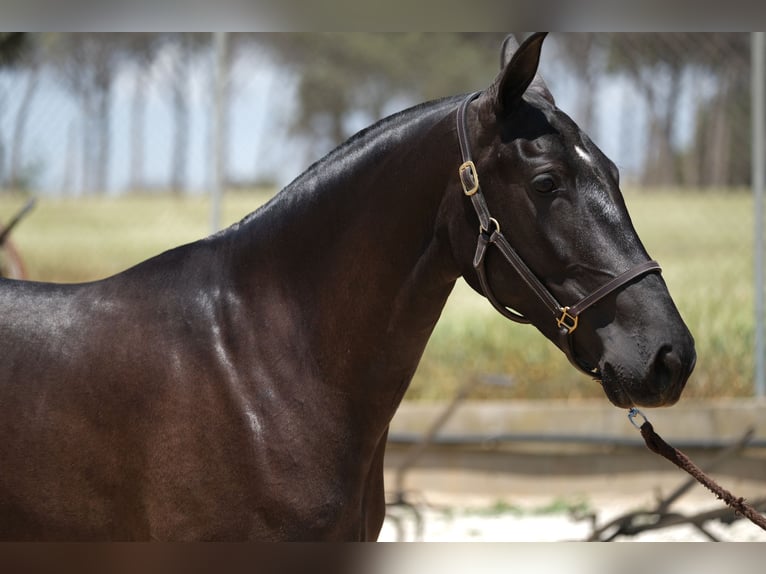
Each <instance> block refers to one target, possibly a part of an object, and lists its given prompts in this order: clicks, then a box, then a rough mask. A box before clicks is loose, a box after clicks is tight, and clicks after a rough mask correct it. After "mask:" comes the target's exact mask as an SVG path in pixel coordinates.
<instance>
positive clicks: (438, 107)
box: [219, 95, 464, 233]
mask: <svg viewBox="0 0 766 574" xmlns="http://www.w3.org/2000/svg"><path fill="white" fill-rule="evenodd" d="M463 97H464V96H462V95H458V96H447V97H444V98H440V99H436V100H431V101H427V102H424V103H421V104H417V105H415V106H412V107H410V108H407V109H404V110H402V111H399V112H396V113H394V114H392V115H389V116H386V117H384V118H382V119H380V120H378V121H377V122H375V123H373V124H371V125H369V126H368V127H366V128H363V129H362V130H360V131H359V132H357V133H356V134H354V135H353V136H351V137H350V138H348V139H347V140H346V141H345V142H343V143H341V144H340V145H339V146H337V147H336V148H334V149H333V150H331V151H330V152H328V153H327V154H326V155H325V156H323V157H322V158H320V159H318V160H317V161H315V162H313V163H312V164H311V165H309V167H308V168H306V170H304V171H303V172H302V173H301V174H300V175H298V176H297V177H296V178H295V179H294V180H293V181H292V182H291V183H289V184H287V185H286V186H285V187H284V188H282V190H280V191H279V192H278V193H276V194H275V195H274V197H273V198H271V200H269V201H268V202H266V203H265V204H264V205H262V206H261V207H259V208H258V209H256V210H255V211H253V212H252V213H250V214H248V215H246V216H245V217H244V218H243V219H242V220H241V221H240V222H239V223H235V224H234V225H232V226H231V227H230V228H229V229H231V228H238V227H240V226H242V225H246V224H248V223H250V222H252V221H253V220H255V219H256V218H258V217H260V216H261V215H262V214H263V213H264V212H266V211H269V210H271V209H275V208H277V209H279V208H280V206H283V205H285V204H293V203H294V202H296V201H304V200H310V198H311V197H312V196H314V195H315V194H317V193H320V192H321V190H322V189H325V188H327V187H331V186H332V184H333V182H334V181H337V179H338V178H340V177H343V175H344V174H346V173H347V172H348V171H349V170H352V169H353V167H354V165H361V164H363V163H364V162H365V161H366V160H368V159H369V158H370V157H371V156H372V154H375V153H378V154H379V153H380V151H381V150H382V149H383V150H385V149H391V148H392V147H393V146H395V145H396V144H398V143H399V142H400V141H401V140H402V139H403V138H404V137H405V136H406V135H408V134H410V133H411V132H412V130H413V129H414V128H415V127H416V126H417V125H420V124H421V123H423V122H426V121H429V120H432V119H433V118H434V117H442V116H443V113H444V111H445V110H451V109H452V108H454V107H455V105H456V103H457V102H459V101H461V100H462V98H463ZM224 231H227V230H224ZM219 233H222V232H219Z"/></svg>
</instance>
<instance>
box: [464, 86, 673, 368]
mask: <svg viewBox="0 0 766 574" xmlns="http://www.w3.org/2000/svg"><path fill="white" fill-rule="evenodd" d="M480 94H481V92H474V93H473V94H470V95H469V96H468V97H466V98H465V100H463V103H462V104H460V108H458V113H457V136H458V143H459V144H460V153H461V155H462V158H463V163H462V164H461V165H460V167H459V168H458V176H459V177H460V183H461V184H462V186H463V191H464V193H465V195H466V196H468V197H469V198H470V199H471V204H472V205H473V208H474V211H476V215H477V216H478V218H479V237H478V240H477V245H476V254H475V255H474V258H473V266H474V269H476V273H477V275H478V277H479V283H480V284H481V289H482V291H483V292H484V296H485V297H486V298H487V299H488V300H489V302H490V303H492V305H493V306H494V307H495V309H497V310H498V311H499V312H500V313H501V314H502V315H504V316H505V317H507V318H508V319H511V320H512V321H516V322H517V323H530V320H529V319H527V318H526V317H525V316H524V315H522V314H520V313H518V312H517V311H514V310H513V309H509V308H508V307H506V306H505V305H503V304H502V303H501V302H500V301H499V300H498V299H497V297H495V294H494V293H493V291H492V288H491V287H490V285H489V281H488V280H487V270H486V255H487V248H488V247H489V246H490V245H494V246H495V247H497V249H498V250H499V251H500V253H501V254H502V255H503V257H505V260H506V261H507V262H508V263H509V264H510V265H511V267H513V269H514V271H516V273H517V274H518V275H519V276H520V277H521V278H522V279H523V280H524V283H525V284H526V285H527V286H528V287H529V288H530V289H531V290H532V292H533V293H534V294H535V295H537V298H538V299H539V300H540V301H541V302H542V303H543V304H544V305H545V306H546V307H547V308H548V309H549V310H550V311H551V314H552V316H553V320H554V321H555V322H556V326H557V327H558V341H557V342H556V344H557V346H558V347H559V348H560V349H561V350H562V351H563V352H564V354H565V355H566V356H567V358H568V359H569V362H571V363H572V364H573V365H574V366H575V367H577V369H579V370H580V371H582V372H583V373H585V374H587V375H590V376H595V377H597V378H600V373H599V372H598V368H595V367H594V368H593V369H588V368H587V367H585V366H584V365H582V364H581V363H580V362H579V361H578V360H577V358H576V357H575V353H574V345H573V341H572V339H573V337H572V333H574V332H575V330H577V325H578V320H579V317H580V314H581V313H582V312H583V311H585V310H586V309H588V308H589V307H591V306H592V305H594V304H595V303H597V302H598V301H600V300H601V299H603V298H604V297H606V296H607V295H609V294H610V293H612V292H613V291H615V290H617V289H619V288H620V287H622V286H624V285H625V284H627V283H629V282H630V281H633V280H634V279H636V278H638V277H641V276H643V275H646V274H647V273H654V272H661V271H662V268H661V267H660V264H659V263H657V262H656V261H654V260H650V261H645V262H644V263H639V264H638V265H636V266H635V267H631V268H630V269H628V270H627V271H625V272H623V273H621V274H619V275H617V276H616V277H614V278H613V279H611V280H610V281H608V282H607V283H605V284H604V285H602V286H601V287H599V288H598V289H596V290H595V291H593V292H592V293H590V294H589V295H587V296H585V297H583V298H582V299H580V300H579V301H578V302H577V303H575V304H574V305H571V306H569V305H567V306H565V305H562V304H561V303H559V302H558V300H557V299H556V298H555V297H554V296H553V294H552V293H551V292H550V291H549V290H548V288H547V287H546V286H545V285H543V283H542V282H541V281H540V280H539V279H538V278H537V276H536V275H535V274H534V273H533V272H532V270H531V269H530V268H529V267H528V266H527V264H526V263H524V261H523V260H522V259H521V257H520V256H519V254H518V253H517V252H516V250H515V249H514V248H513V247H512V246H511V244H510V243H509V242H508V240H507V239H506V238H505V236H504V235H503V234H502V232H501V231H500V224H499V223H498V221H497V220H496V219H495V218H494V217H492V216H491V215H490V213H489V208H488V207H487V202H486V200H485V199H484V195H483V194H482V192H481V186H480V185H479V174H478V172H477V171H476V165H475V164H474V163H473V160H472V159H471V149H470V146H469V144H468V128H467V124H466V110H467V109H468V105H469V104H470V103H471V102H472V101H473V100H475V99H476V98H478V97H479V95H480Z"/></svg>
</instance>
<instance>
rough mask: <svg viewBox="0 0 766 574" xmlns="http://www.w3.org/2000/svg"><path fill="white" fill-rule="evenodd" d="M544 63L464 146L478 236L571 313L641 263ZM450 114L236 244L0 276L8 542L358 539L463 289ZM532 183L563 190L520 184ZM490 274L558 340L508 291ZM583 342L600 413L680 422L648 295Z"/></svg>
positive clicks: (317, 178)
mask: <svg viewBox="0 0 766 574" xmlns="http://www.w3.org/2000/svg"><path fill="white" fill-rule="evenodd" d="M541 43H542V36H533V37H531V38H530V39H529V40H527V42H526V43H525V44H524V46H523V48H524V50H519V51H518V52H517V53H516V54H517V56H516V57H514V58H512V59H511V61H510V63H509V64H508V65H507V66H506V67H505V70H504V71H503V72H502V73H501V75H500V76H499V78H498V81H497V82H496V83H495V84H493V86H491V87H490V88H489V89H487V90H486V91H485V93H484V94H483V95H482V96H481V97H480V98H479V99H478V100H477V101H476V102H474V103H473V104H472V105H471V107H470V109H469V128H470V134H471V135H470V137H471V145H472V148H473V149H474V150H475V153H476V156H475V159H476V163H477V166H478V168H479V172H480V173H481V176H482V178H483V179H482V185H483V188H484V190H485V194H486V196H487V200H488V202H490V203H491V206H492V209H493V212H494V213H495V214H496V215H495V216H496V217H497V218H498V219H499V220H500V221H501V223H502V225H503V229H504V231H505V232H506V234H507V236H508V238H509V240H511V241H512V242H513V244H514V246H515V247H516V249H517V250H518V251H519V253H520V254H521V256H522V257H523V258H524V259H525V260H526V261H527V262H528V264H529V266H530V267H531V268H532V269H533V270H534V271H535V273H536V274H537V275H538V276H539V277H540V278H541V279H542V280H543V281H544V282H545V283H546V285H547V287H548V288H549V289H550V290H551V291H552V292H553V293H555V294H556V296H557V297H558V298H559V299H560V300H562V301H568V300H576V299H577V298H579V297H580V296H582V295H583V294H584V293H587V292H588V291H589V290H592V289H593V288H594V287H596V286H598V285H599V284H600V283H603V280H604V278H605V277H610V276H614V275H616V274H617V273H619V272H621V271H622V270H624V269H626V268H628V267H630V266H631V265H635V264H636V263H639V262H641V261H644V260H646V259H647V257H648V256H647V254H646V252H645V251H644V249H643V247H642V245H641V243H640V241H639V239H638V237H637V236H636V234H635V231H634V230H633V227H632V225H631V223H630V219H629V217H628V214H627V212H626V210H625V206H624V204H623V202H622V199H621V196H620V193H619V189H618V182H617V179H616V178H617V174H616V170H615V168H614V166H613V164H612V163H611V162H609V160H607V159H606V158H605V157H604V156H603V154H601V152H600V151H599V150H598V149H597V148H596V147H595V146H594V145H593V143H592V142H590V140H588V139H587V137H585V136H584V134H582V133H581V132H580V131H579V129H578V128H577V127H576V126H575V125H574V123H573V122H572V121H571V120H569V119H568V118H567V117H566V116H564V115H563V114H562V113H561V112H560V111H558V110H557V109H556V108H555V106H554V105H553V103H552V101H551V98H550V95H549V94H548V93H547V90H545V88H544V85H543V84H542V83H541V82H540V81H539V80H536V81H535V82H534V83H532V85H531V87H529V88H528V89H527V86H528V85H529V83H530V82H531V81H532V79H533V78H534V74H535V72H536V69H537V62H538V58H539V49H540V45H541ZM522 94H524V96H523V98H522ZM460 101H461V98H459V97H455V98H447V99H444V100H441V101H438V102H432V103H428V104H424V105H421V106H418V107H416V108H413V109H411V110H409V111H406V112H403V113H401V114H398V115H396V116H394V117H392V118H388V119H386V120H383V121H382V122H380V123H378V124H377V125H375V126H373V127H371V128H369V129H367V130H365V131H364V132H362V133H361V134H359V135H358V136H356V137H354V138H352V139H351V140H350V141H349V142H348V143H346V144H344V145H343V146H341V147H340V148H339V149H337V150H336V151H334V152H332V153H331V154H330V155H329V156H328V157H326V158H325V159H323V160H321V161H320V162H318V163H317V164H315V165H314V166H312V167H311V168H310V169H309V170H307V171H306V173H304V174H303V175H302V176H301V177H299V178H298V179H297V180H296V181H295V182H294V183H293V184H291V185H290V186H288V187H287V188H286V189H285V190H283V191H282V192H281V193H280V194H278V195H277V196H276V197H275V198H274V200H272V201H271V202H270V203H268V204H267V205H265V206H264V207H263V208H261V209H259V210H258V211H256V212H255V213H253V214H252V215H250V216H248V217H247V218H245V219H244V220H243V221H242V222H240V223H239V224H236V225H234V226H232V227H231V228H229V229H228V230H225V231H224V232H222V233H219V234H217V235H215V236H212V237H210V238H208V239H205V240H202V241H198V242H196V243H193V244H190V245H186V246H182V247H179V248H177V249H174V250H171V251H168V252H166V253H163V254H161V255H159V256H157V257H154V258H152V259H150V260H148V261H145V262H144V263H141V264H139V265H137V266H136V267H133V268H131V269H128V270H127V271H125V272H123V273H120V274H118V275H116V276H114V277H110V278H108V279H104V280H102V281H97V282H93V283H87V284H79V285H56V284H43V283H34V282H17V281H10V280H3V281H2V282H1V283H0V537H1V538H4V539H16V540H21V539H34V540H50V539H59V540H82V539H161V540H242V539H262V540H320V539H321V540H327V539H347V540H349V539H350V540H353V539H375V538H376V537H377V534H378V531H379V529H380V526H381V524H382V521H383V517H384V500H383V473H382V466H383V452H384V447H385V440H386V434H387V430H388V424H389V422H390V420H391V417H392V416H393V414H394V411H395V410H396V408H397V406H398V404H399V402H400V400H401V398H402V396H403V394H404V392H405V390H406V389H407V385H408V384H409V381H410V379H411V377H412V375H413V373H414V371H415V368H416V366H417V364H418V361H419V359H420V356H421V354H422V352H423V349H424V348H425V345H426V342H427V340H428V338H429V336H430V334H431V331H432V329H433V327H434V325H435V324H436V321H437V320H438V318H439V314H440V313H441V310H442V307H443V305H444V303H445V301H446V299H447V296H448V295H449V293H450V291H451V290H452V287H453V285H454V282H455V281H456V280H457V278H458V277H460V276H461V275H462V276H464V277H465V279H466V280H467V281H468V282H469V283H470V284H471V285H473V286H474V287H476V285H477V283H476V276H475V274H474V272H473V269H472V266H471V259H472V257H473V250H474V247H475V237H476V228H477V227H476V226H477V222H476V219H475V214H473V212H472V210H471V207H470V205H469V202H468V200H467V199H466V198H465V197H464V196H463V193H462V189H461V187H460V183H459V181H458V178H457V172H456V170H457V166H458V165H459V152H458V148H457V140H456V133H455V111H456V108H457V106H458V104H459V103H460ZM574 146H577V147H578V149H575V147H574ZM543 172H544V173H547V174H550V176H551V177H552V178H554V179H555V181H556V190H554V191H552V192H550V193H540V192H539V191H538V190H537V189H536V188H535V187H534V185H533V184H532V183H531V182H532V181H533V180H534V178H535V177H536V176H537V175H539V174H540V173H543ZM488 266H489V268H490V273H489V278H490V280H491V281H492V284H493V288H494V290H495V292H496V294H497V296H498V297H500V298H501V299H502V300H503V303H506V304H508V305H510V306H513V307H514V308H516V309H518V310H519V311H520V312H522V313H524V314H525V315H526V316H527V317H528V318H529V319H531V320H532V322H533V323H534V324H535V325H536V326H537V328H538V329H540V330H541V331H542V332H543V333H544V334H545V335H546V336H549V337H551V336H552V331H551V327H549V326H548V322H549V320H550V318H549V316H548V314H547V312H546V311H545V309H541V308H540V306H539V304H538V302H536V301H535V300H534V299H533V298H532V297H530V294H529V293H528V292H527V291H525V289H524V287H523V285H521V284H520V283H519V280H518V278H517V277H514V276H512V274H511V273H509V272H508V269H507V268H506V267H504V266H503V265H502V261H501V260H499V259H493V257H492V255H490V257H489V260H488ZM466 344H467V345H470V344H471V343H470V341H467V342H466ZM575 348H576V351H577V352H578V353H579V354H580V356H581V359H582V361H584V362H587V363H589V364H592V365H598V366H599V369H600V371H601V372H602V373H603V381H602V383H603V385H604V389H605V391H606V393H607V395H608V397H609V398H610V400H612V402H614V403H615V404H616V405H618V406H629V405H632V404H638V405H662V404H671V403H673V402H674V401H676V400H677V399H678V397H679V395H680V393H681V390H682V388H683V386H684V383H685V381H686V379H687V377H688V375H689V373H690V372H691V369H692V367H693V364H694V347H693V341H692V339H691V336H690V335H689V333H688V331H687V329H686V327H685V325H684V324H683V321H682V320H681V318H680V317H679V315H678V312H677V311H676V309H675V306H674V305H673V302H672V300H671V298H670V296H669V294H668V292H667V289H666V287H665V284H664V282H663V281H662V279H661V277H660V276H657V275H652V276H646V277H643V278H642V279H641V280H639V281H636V282H634V283H633V284H631V285H629V286H627V287H625V288H624V289H621V290H620V291H619V292H618V293H615V294H613V295H611V296H610V297H608V298H607V299H605V300H604V301H603V302H601V303H599V304H598V305H597V306H596V307H594V308H592V309H589V310H588V311H587V312H586V313H584V314H583V317H582V319H581V326H580V327H579V330H578V333H577V338H576V340H575Z"/></svg>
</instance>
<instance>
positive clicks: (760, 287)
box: [751, 32, 766, 398]
mask: <svg viewBox="0 0 766 574" xmlns="http://www.w3.org/2000/svg"><path fill="white" fill-rule="evenodd" d="M751 40H752V42H751V44H752V84H753V87H752V97H753V101H752V106H753V113H752V122H753V124H752V137H753V150H752V154H753V156H752V157H753V165H752V169H753V180H752V181H753V195H754V198H755V218H754V219H755V229H754V236H755V237H754V243H755V244H754V246H753V257H754V259H755V261H754V267H755V269H754V271H755V396H756V397H758V398H763V397H764V396H766V364H765V363H766V348H765V346H764V320H765V319H766V316H765V315H764V237H763V235H764V198H763V193H764V190H763V186H764V137H765V134H764V130H766V124H765V123H764V105H765V104H764V73H765V72H764V67H765V62H764V60H765V59H766V58H765V56H764V52H766V48H765V47H764V32H752V36H751Z"/></svg>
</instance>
